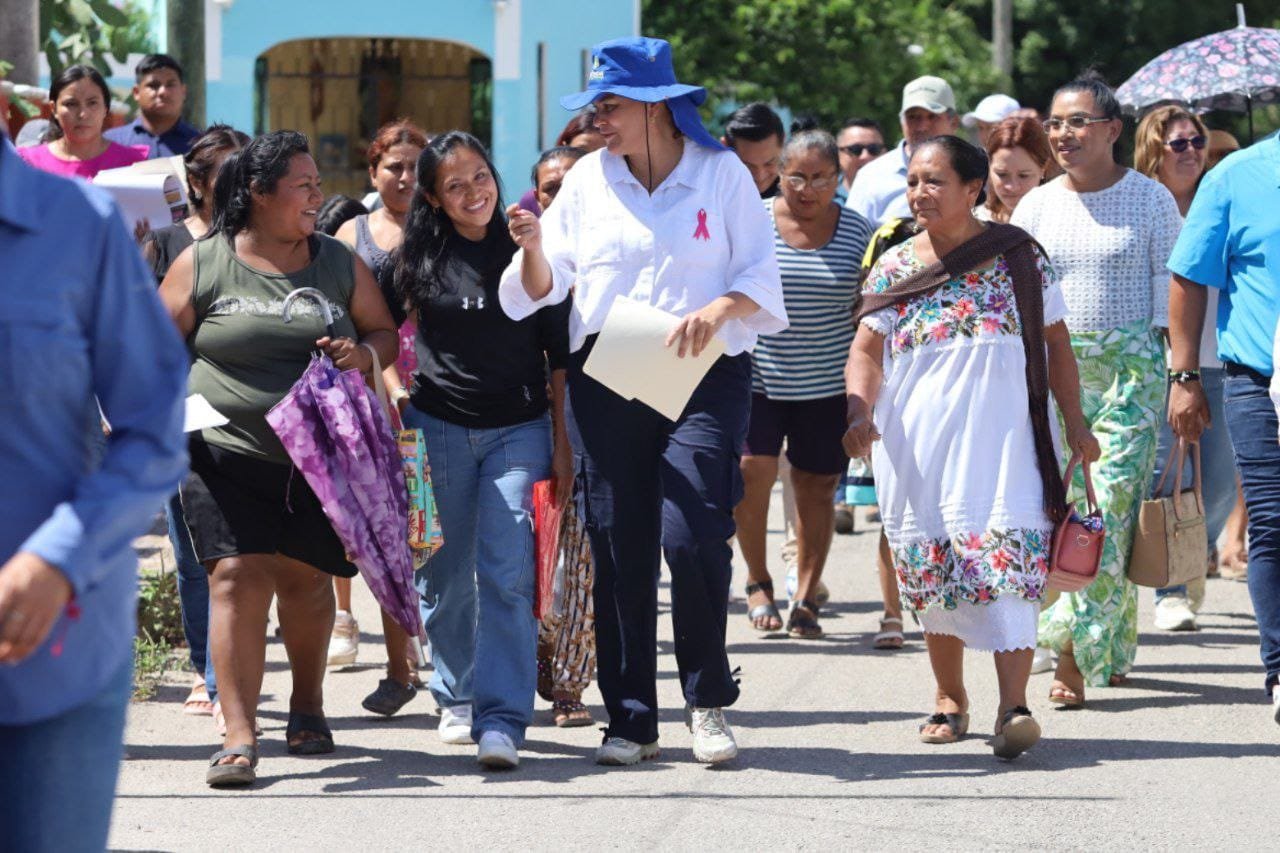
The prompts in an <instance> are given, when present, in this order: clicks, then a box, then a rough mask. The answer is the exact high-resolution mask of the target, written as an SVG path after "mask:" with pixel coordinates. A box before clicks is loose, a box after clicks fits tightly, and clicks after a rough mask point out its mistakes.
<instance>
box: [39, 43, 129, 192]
mask: <svg viewBox="0 0 1280 853" xmlns="http://www.w3.org/2000/svg"><path fill="white" fill-rule="evenodd" d="M49 103H51V104H53V116H52V118H50V120H49V131H48V138H49V141H48V142H47V143H45V144H44V145H33V146H31V147H28V148H19V149H18V156H19V157H21V158H22V159H23V160H26V161H27V162H28V163H30V164H31V165H32V166H35V167H36V168H37V169H40V170H42V171H45V172H51V173H53V174H55V175H62V176H63V177H65V178H70V177H77V178H85V179H87V180H93V179H94V178H95V177H96V176H97V174H98V173H99V172H101V171H102V170H103V169H117V168H119V167H121V166H130V165H132V164H134V163H139V162H141V161H143V160H145V159H147V149H146V148H135V147H133V146H130V145H121V144H119V143H118V142H112V141H110V140H109V139H107V138H106V137H104V136H103V135H102V132H103V130H105V129H106V121H107V115H108V114H109V113H110V111H111V90H110V89H108V88H107V81H106V80H104V79H103V78H102V75H101V74H99V73H98V71H97V69H96V68H91V67H90V66H88V65H72V66H71V67H70V68H68V69H66V70H65V71H63V72H62V73H61V74H59V75H58V76H57V77H55V78H54V80H53V83H51V84H50V86H49Z"/></svg>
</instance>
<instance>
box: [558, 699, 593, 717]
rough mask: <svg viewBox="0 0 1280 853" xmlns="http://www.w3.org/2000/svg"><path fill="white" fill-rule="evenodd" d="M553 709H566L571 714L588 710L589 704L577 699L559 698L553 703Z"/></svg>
mask: <svg viewBox="0 0 1280 853" xmlns="http://www.w3.org/2000/svg"><path fill="white" fill-rule="evenodd" d="M551 709H552V710H553V711H564V712H566V713H569V714H573V713H576V712H578V711H585V710H587V706H586V705H584V704H582V703H581V702H579V701H578V700H577V699H557V700H555V701H554V702H552V703H551Z"/></svg>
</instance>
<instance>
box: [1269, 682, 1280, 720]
mask: <svg viewBox="0 0 1280 853" xmlns="http://www.w3.org/2000/svg"><path fill="white" fill-rule="evenodd" d="M1271 704H1272V705H1274V706H1275V709H1276V722H1277V723H1280V684H1277V685H1276V686H1275V687H1272V688H1271Z"/></svg>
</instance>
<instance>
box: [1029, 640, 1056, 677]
mask: <svg viewBox="0 0 1280 853" xmlns="http://www.w3.org/2000/svg"><path fill="white" fill-rule="evenodd" d="M1053 667H1054V663H1053V652H1052V651H1050V650H1049V649H1046V648H1045V647H1044V646H1036V653H1035V654H1034V655H1033V656H1032V658H1031V674H1032V675H1035V674H1036V673H1040V672H1048V671H1049V670H1051V669H1053Z"/></svg>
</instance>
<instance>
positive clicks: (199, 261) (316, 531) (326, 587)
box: [160, 131, 396, 786]
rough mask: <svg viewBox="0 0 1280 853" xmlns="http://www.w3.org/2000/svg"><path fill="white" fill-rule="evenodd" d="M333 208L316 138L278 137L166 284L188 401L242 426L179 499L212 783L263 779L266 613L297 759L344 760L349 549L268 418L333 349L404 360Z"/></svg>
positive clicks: (219, 194)
mask: <svg viewBox="0 0 1280 853" xmlns="http://www.w3.org/2000/svg"><path fill="white" fill-rule="evenodd" d="M323 201H324V195H323V193H322V192H321V191H320V173H319V170H318V169H317V168H316V164H315V161H314V160H313V159H312V158H311V152H310V149H309V148H308V146H307V138H306V137H305V136H303V135H302V134H300V133H297V132H294V131H277V132H275V133H268V134H266V135H264V136H260V137H258V138H257V139H255V140H253V141H252V142H251V143H249V145H248V146H246V147H245V148H244V149H243V150H241V151H237V152H236V153H234V154H232V155H231V156H230V157H228V158H227V160H226V162H225V163H223V165H222V170H221V171H220V172H219V174H218V181H217V184H216V185H215V188H214V218H213V230H212V231H211V232H210V233H209V234H208V235H207V236H206V237H205V238H203V239H201V240H198V241H197V242H196V243H195V245H194V246H192V247H191V248H190V249H188V250H187V251H185V252H183V253H182V254H181V255H180V256H179V257H178V259H177V260H176V261H174V263H173V266H172V267H170V269H169V274H168V275H167V276H165V280H164V283H163V284H162V285H161V286H160V295H161V297H162V298H163V300H164V303H165V305H166V306H167V307H168V308H169V313H170V314H171V315H172V317H173V319H174V322H175V323H176V324H177V326H178V330H179V331H180V332H181V333H182V335H183V336H184V337H186V338H187V340H188V343H189V345H190V348H191V351H192V354H193V356H194V362H193V364H192V367H191V376H190V379H189V382H188V389H189V391H190V393H193V394H194V393H199V394H203V395H204V397H205V398H206V399H207V400H208V401H209V403H210V404H211V405H212V406H213V408H214V409H216V410H217V411H219V412H221V413H222V414H223V415H224V416H226V417H227V418H228V419H229V421H230V422H229V423H227V424H226V425H224V426H220V427H214V428H211V429H205V430H201V431H200V432H198V433H192V434H191V440H190V446H189V450H190V454H191V475H190V476H189V477H188V478H187V480H186V482H185V483H183V485H182V488H181V490H180V495H181V499H182V509H183V513H184V514H185V516H186V519H187V525H188V527H189V528H190V530H191V535H192V539H193V541H194V545H195V552H196V556H197V557H198V558H199V559H200V560H201V562H203V563H204V564H205V568H206V569H208V570H209V573H210V582H209V587H210V592H211V597H212V608H211V618H210V626H209V645H210V649H211V651H212V653H213V665H214V669H215V671H216V672H217V676H218V687H219V693H220V694H221V697H220V700H219V701H220V704H221V706H222V710H223V712H224V714H225V716H226V724H227V729H226V736H225V739H224V743H223V747H224V748H223V749H222V750H220V751H218V752H217V753H215V754H214V756H213V758H212V759H211V763H210V767H209V769H208V772H207V774H206V777H205V778H206V781H207V782H208V784H210V785H213V786H223V785H244V784H249V783H251V782H253V781H254V779H255V774H254V767H255V766H256V765H257V763H258V749H257V738H256V735H255V733H254V729H255V725H254V718H255V716H256V713H257V706H258V694H259V691H260V690H261V688H262V672H263V666H264V663H265V660H266V643H265V637H266V627H267V610H268V608H269V607H270V605H271V599H272V598H273V597H274V598H276V599H277V601H278V612H279V614H280V628H281V630H282V632H283V637H284V644H285V648H286V649H287V650H288V653H289V663H290V667H291V669H292V671H293V693H292V695H291V696H290V698H289V724H288V727H287V729H286V734H285V737H286V740H287V741H288V749H289V752H290V753H291V754H297V755H315V754H319V753H327V752H332V751H333V748H334V746H333V736H332V734H331V733H330V731H329V726H328V723H327V722H326V721H325V717H324V694H323V683H324V669H325V652H326V650H327V645H328V638H329V631H330V629H331V628H332V627H333V585H332V583H331V582H330V578H331V577H332V576H333V575H338V576H345V577H351V576H353V575H354V574H355V573H356V570H355V567H354V566H353V565H351V563H350V562H348V561H347V558H346V555H345V551H344V549H343V547H342V543H341V542H340V541H339V540H338V537H337V535H336V534H335V533H334V532H333V528H332V527H331V525H330V524H329V520H328V519H327V518H326V517H325V515H324V512H323V510H322V509H321V507H320V502H319V500H318V499H317V498H316V496H315V493H314V492H312V490H311V488H310V487H309V486H308V485H307V482H306V480H305V479H304V478H303V477H301V476H300V475H298V473H297V472H296V471H295V470H294V467H293V463H292V461H291V460H290V459H289V456H288V454H287V453H286V452H285V449H284V447H283V445H281V443H280V439H279V438H277V437H276V435H275V433H274V432H273V431H272V429H271V427H270V426H269V425H268V424H267V421H266V414H267V412H268V411H269V410H270V409H271V408H272V407H273V406H274V405H275V404H276V403H278V402H279V401H280V400H281V399H282V398H283V397H284V395H285V394H286V393H287V392H288V391H289V389H290V388H291V387H292V386H293V384H294V383H295V382H296V381H297V379H298V377H299V376H301V375H302V372H303V371H304V370H305V369H306V367H307V364H308V363H309V361H310V359H311V353H312V352H313V351H314V350H315V349H316V348H320V349H322V350H323V351H324V352H325V353H327V354H328V355H329V357H330V358H331V359H333V363H334V364H335V365H336V366H337V367H338V368H339V369H341V370H348V369H352V368H356V369H359V370H360V371H362V372H364V373H366V374H367V373H369V371H371V370H372V369H373V363H374V359H373V355H372V353H370V352H369V351H368V349H366V347H365V346H362V345H361V344H367V345H368V346H369V347H371V348H373V349H374V350H376V351H377V353H378V358H379V359H381V360H382V362H383V363H384V364H385V363H389V362H390V361H391V359H392V358H393V357H394V356H395V347H396V336H395V329H394V326H393V325H392V323H391V317H390V315H389V314H388V313H387V307H386V303H385V302H384V301H383V299H382V294H381V293H380V292H379V291H378V285H377V282H376V281H374V279H373V275H372V274H371V273H370V272H369V269H368V267H366V266H365V265H364V262H363V261H361V260H360V259H359V258H357V257H355V256H354V255H353V254H352V253H351V251H350V250H349V249H347V247H346V246H344V245H343V244H342V243H340V242H338V241H337V240H335V239H333V238H332V237H327V236H324V235H322V234H318V233H316V231H315V220H316V214H317V213H318V212H319V209H320V205H321V203H322V202H323ZM300 287H311V288H315V289H316V290H318V291H320V292H321V293H322V294H323V295H324V298H325V300H326V302H327V303H328V306H329V310H330V312H331V313H332V315H333V318H334V319H333V326H334V330H335V335H334V336H333V337H329V336H328V335H326V334H325V331H324V327H325V322H324V317H323V315H322V313H321V311H320V310H319V308H318V306H314V305H311V304H310V303H301V304H299V306H298V309H297V310H296V314H297V315H300V320H301V321H300V322H294V323H290V324H287V325H286V324H285V323H284V322H282V321H281V318H280V313H281V309H282V306H283V303H284V299H285V297H286V296H287V295H288V294H289V293H291V292H292V291H294V290H295V289H297V288H300Z"/></svg>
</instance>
